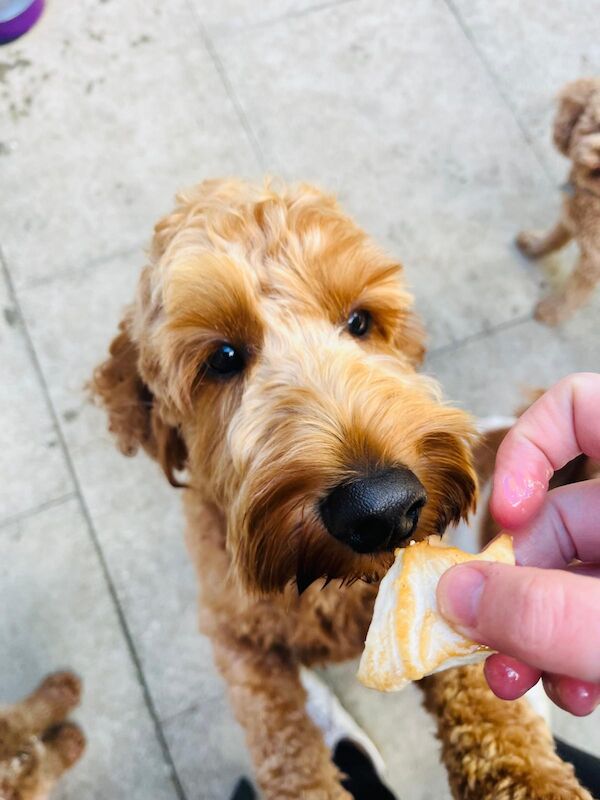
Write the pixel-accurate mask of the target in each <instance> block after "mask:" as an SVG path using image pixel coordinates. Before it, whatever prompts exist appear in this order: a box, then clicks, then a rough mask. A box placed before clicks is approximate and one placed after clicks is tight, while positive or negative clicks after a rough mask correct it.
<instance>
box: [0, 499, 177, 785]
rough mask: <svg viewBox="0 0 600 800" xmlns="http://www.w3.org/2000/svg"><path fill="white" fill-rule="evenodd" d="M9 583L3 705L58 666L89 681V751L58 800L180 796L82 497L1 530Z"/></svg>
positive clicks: (4, 584)
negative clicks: (80, 504)
mask: <svg viewBox="0 0 600 800" xmlns="http://www.w3.org/2000/svg"><path fill="white" fill-rule="evenodd" d="M42 565H43V566H42ZM0 587H1V589H0V591H1V595H2V603H1V605H2V615H1V616H0V643H1V646H0V675H1V681H2V699H3V700H7V701H8V700H15V699H17V698H18V697H20V696H22V695H24V694H25V693H27V692H28V691H30V690H31V689H32V688H33V687H34V686H35V685H36V683H37V682H38V681H39V680H40V679H41V678H42V676H43V675H45V674H46V673H48V672H50V671H52V670H55V669H58V668H64V667H69V668H72V669H74V670H75V671H76V672H77V673H78V674H79V675H80V676H81V677H82V678H83V681H84V697H83V702H82V705H81V708H80V709H79V710H78V711H77V712H76V714H75V717H76V719H77V720H78V721H79V722H80V723H81V725H82V727H83V728H84V729H85V732H86V736H87V739H88V747H87V751H86V754H85V756H84V758H83V760H82V761H81V762H80V763H79V764H78V765H77V767H76V768H75V769H73V771H72V772H71V773H69V774H68V775H67V776H66V777H65V780H64V781H63V782H61V784H60V787H59V789H58V790H57V792H56V795H55V796H56V800H74V799H75V798H77V800H83V798H85V800H96V798H97V800H106V798H107V797H114V798H121V797H127V798H130V800H134V798H137V799H138V800H148V798H152V800H174V798H175V797H176V796H177V795H176V793H175V791H174V788H173V785H172V782H171V779H170V776H169V773H168V770H167V767H166V764H165V761H164V759H163V756H162V752H161V749H160V747H159V745H158V743H157V740H156V736H155V731H154V727H153V724H152V721H151V719H150V716H149V714H148V711H147V709H146V706H145V705H144V700H143V696H142V692H141V689H140V686H139V684H138V681H137V677H136V674H135V671H134V669H133V666H132V661H131V658H130V655H129V652H128V650H127V647H126V644H125V640H124V638H123V635H122V631H121V629H120V627H119V624H118V621H117V616H116V613H115V611H114V607H113V605H112V602H111V600H110V597H109V595H108V591H107V587H106V584H105V581H104V578H103V575H102V573H101V570H100V568H99V564H98V560H97V557H96V553H95V551H94V549H93V547H92V545H91V542H90V539H89V536H88V533H87V531H86V526H85V522H84V520H83V518H82V516H81V514H80V513H79V510H78V506H77V503H76V501H70V502H67V503H65V504H64V505H62V506H59V507H56V508H53V509H51V510H48V511H45V512H42V513H39V514H37V515H35V516H32V517H29V518H27V519H26V520H21V521H20V522H19V523H15V524H14V525H10V526H8V527H6V528H3V529H1V530H0ZM53 797H54V795H53Z"/></svg>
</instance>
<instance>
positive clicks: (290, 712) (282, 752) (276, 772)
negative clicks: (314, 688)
mask: <svg viewBox="0 0 600 800" xmlns="http://www.w3.org/2000/svg"><path fill="white" fill-rule="evenodd" d="M214 648H215V660H216V662H217V665H218V667H219V669H220V671H221V673H222V674H223V676H224V677H225V680H226V681H227V683H228V685H229V696H230V699H231V703H232V706H233V709H234V711H235V714H236V716H237V719H238V721H239V722H240V724H241V725H242V726H243V728H244V730H245V733H246V741H247V744H248V748H249V750H250V753H251V756H252V759H253V762H254V765H255V769H256V778H257V781H258V783H259V785H260V787H261V789H262V792H263V795H264V797H265V798H266V799H267V800H286V798H289V800H292V798H294V800H297V798H300V797H301V798H303V800H349V799H350V797H351V795H350V794H348V792H346V791H345V790H344V789H343V788H342V786H341V784H340V778H341V775H340V773H339V772H338V770H337V768H336V766H335V765H334V764H333V762H332V760H331V753H330V752H329V749H328V748H327V746H326V745H325V742H324V741H323V737H322V735H321V732H320V731H319V729H318V728H317V727H316V726H315V725H314V724H313V722H312V721H311V719H310V718H309V716H308V714H307V712H306V708H305V706H306V692H305V691H304V688H303V686H302V683H301V681H300V674H299V669H298V667H297V665H296V664H295V663H294V662H293V660H292V659H291V658H290V656H289V655H288V654H287V653H285V652H279V651H276V650H272V651H270V652H261V651H258V650H256V649H254V648H252V647H246V648H244V647H243V645H242V644H241V643H239V642H235V641H231V642H227V641H223V640H220V639H219V640H218V641H216V642H215V643H214Z"/></svg>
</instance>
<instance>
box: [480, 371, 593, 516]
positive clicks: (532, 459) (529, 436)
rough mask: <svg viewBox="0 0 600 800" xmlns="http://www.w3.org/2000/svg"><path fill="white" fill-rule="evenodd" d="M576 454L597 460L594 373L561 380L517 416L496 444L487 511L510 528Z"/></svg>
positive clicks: (533, 508)
mask: <svg viewBox="0 0 600 800" xmlns="http://www.w3.org/2000/svg"><path fill="white" fill-rule="evenodd" d="M581 453H585V454H586V455H588V456H590V457H591V458H600V375H598V374H596V373H594V372H580V373H575V374H574V375H569V376H568V377H566V378H563V379H562V380H561V381H559V382H558V383H557V384H555V385H554V386H553V387H552V388H551V389H549V390H548V391H547V392H546V393H545V394H544V395H542V397H540V399H539V400H537V401H536V402H535V403H534V404H533V405H532V406H531V407H530V408H528V409H527V411H526V412H525V413H524V414H523V415H522V416H521V417H520V418H519V419H518V420H517V422H516V424H515V426H514V427H513V428H512V430H511V431H509V433H508V434H507V435H506V437H505V439H504V441H503V442H502V444H501V445H500V447H499V448H498V454H497V456H496V468H495V472H494V488H493V491H492V499H491V511H492V514H493V516H494V517H495V518H496V520H497V521H498V523H499V524H500V525H501V526H502V527H503V528H508V529H509V530H515V529H517V528H520V527H521V526H522V525H525V524H526V523H527V522H528V521H530V520H531V519H532V518H533V517H534V516H535V515H536V514H537V512H538V511H539V510H540V507H541V505H542V503H543V500H544V496H545V494H546V491H547V490H548V483H549V481H550V478H551V477H552V475H553V473H554V472H555V471H556V470H557V469H560V468H561V467H564V465H565V464H567V463H568V462H569V461H571V460H572V459H573V458H575V457H576V456H578V455H580V454H581Z"/></svg>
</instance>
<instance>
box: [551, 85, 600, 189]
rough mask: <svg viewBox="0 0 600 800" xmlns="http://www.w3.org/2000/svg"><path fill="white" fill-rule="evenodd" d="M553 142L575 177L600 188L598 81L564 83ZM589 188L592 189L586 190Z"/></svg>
mask: <svg viewBox="0 0 600 800" xmlns="http://www.w3.org/2000/svg"><path fill="white" fill-rule="evenodd" d="M553 133H554V143H555V145H556V147H557V148H558V150H559V151H560V152H561V153H562V154H563V155H565V156H567V157H568V158H570V159H571V160H572V161H573V165H574V166H575V168H576V169H577V171H578V177H579V178H580V179H582V180H583V181H593V182H594V187H595V188H596V189H597V188H598V187H599V186H600V78H581V79H580V80H577V81H573V82H572V83H568V84H567V85H566V86H565V87H564V89H563V90H562V91H561V93H560V95H559V97H558V109H557V112H556V117H555V119H554V131H553ZM590 188H592V187H590Z"/></svg>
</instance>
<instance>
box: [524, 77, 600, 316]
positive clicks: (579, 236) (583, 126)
mask: <svg viewBox="0 0 600 800" xmlns="http://www.w3.org/2000/svg"><path fill="white" fill-rule="evenodd" d="M553 138H554V144H555V145H556V147H557V149H558V150H559V152H560V153H562V154H563V155H564V156H566V157H567V158H570V159H571V161H572V168H571V173H570V175H569V181H568V183H567V185H566V187H565V192H564V200H563V209H562V213H561V215H560V219H559V220H558V222H557V223H556V225H555V226H554V227H553V228H552V229H551V230H550V231H548V232H547V233H544V234H541V233H538V232H536V231H522V232H521V233H520V234H519V235H518V237H517V246H518V247H519V249H520V250H521V252H522V253H523V254H524V255H525V256H527V257H528V258H541V257H542V256H545V255H548V254H549V253H552V252H554V251H555V250H558V249H559V248H561V247H564V245H566V244H567V243H568V242H569V241H570V240H571V239H575V241H576V242H577V244H578V245H579V251H580V253H579V260H578V261H577V264H576V266H575V269H574V270H573V272H572V274H571V275H570V276H569V278H568V279H567V281H566V283H565V284H564V286H563V287H562V288H561V289H560V290H558V291H556V292H554V293H553V294H550V295H549V296H548V297H546V298H544V299H543V300H541V301H540V302H539V303H538V305H537V307H536V309H535V317H536V319H538V320H540V321H541V322H545V323H547V324H548V325H557V324H558V323H560V322H562V321H564V320H566V319H568V318H569V317H570V316H571V315H572V314H573V312H574V311H576V310H577V309H578V308H579V307H580V306H581V305H583V304H584V303H585V302H586V300H588V298H589V297H590V295H591V294H592V292H593V290H594V287H595V285H596V284H597V283H598V281H599V280H600V78H584V79H581V80H577V81H573V82H572V83H569V84H567V85H566V86H565V87H564V89H563V90H562V91H561V93H560V95H559V102H558V111H557V113H556V117H555V119H554V134H553Z"/></svg>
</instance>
